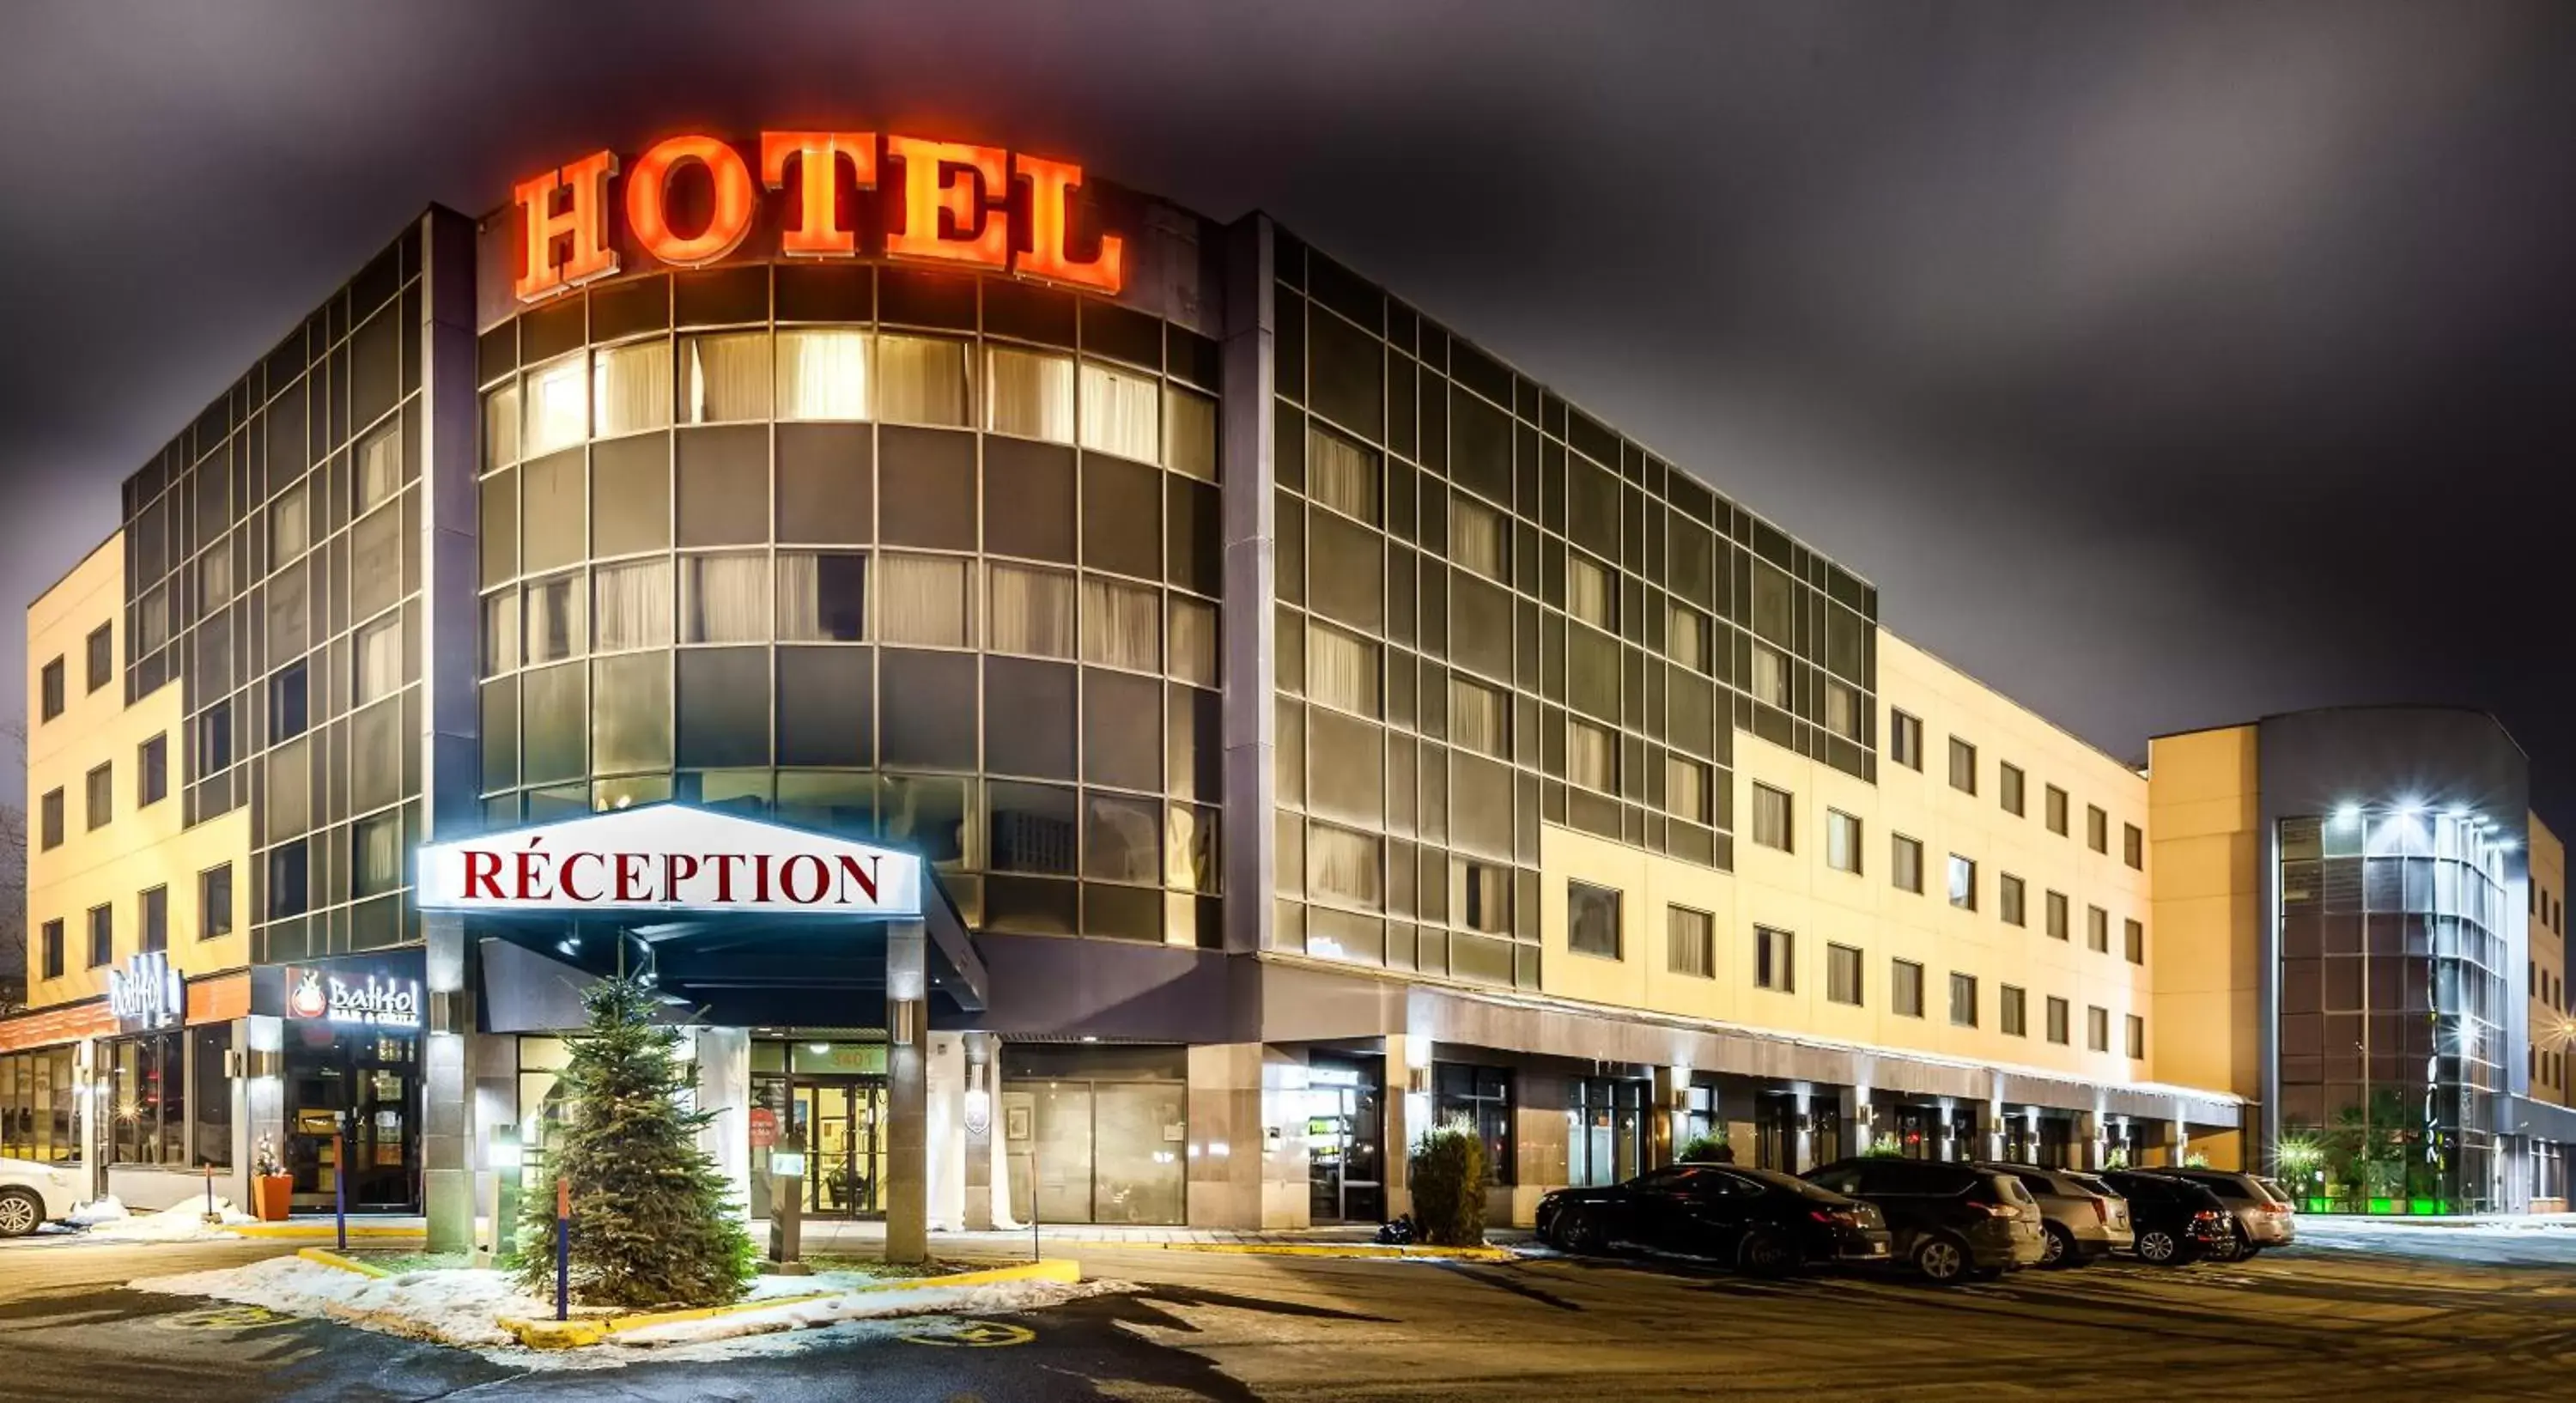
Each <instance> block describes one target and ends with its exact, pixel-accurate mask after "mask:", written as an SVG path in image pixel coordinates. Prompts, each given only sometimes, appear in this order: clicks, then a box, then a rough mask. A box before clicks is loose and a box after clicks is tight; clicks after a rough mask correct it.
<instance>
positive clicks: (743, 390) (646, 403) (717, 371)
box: [599, 331, 775, 434]
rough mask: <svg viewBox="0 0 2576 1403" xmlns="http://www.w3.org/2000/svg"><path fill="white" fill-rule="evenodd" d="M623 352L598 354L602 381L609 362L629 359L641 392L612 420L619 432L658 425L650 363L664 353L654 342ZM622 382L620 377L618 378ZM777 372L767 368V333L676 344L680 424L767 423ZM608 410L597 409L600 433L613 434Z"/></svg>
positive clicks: (723, 335) (607, 380)
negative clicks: (677, 346)
mask: <svg viewBox="0 0 2576 1403" xmlns="http://www.w3.org/2000/svg"><path fill="white" fill-rule="evenodd" d="M626 352H632V353H634V354H633V355H631V356H629V355H627V354H625V353H622V352H617V351H605V352H602V353H601V356H600V362H601V363H600V383H601V384H602V385H607V384H609V383H610V382H611V375H610V364H609V362H610V358H611V357H618V358H619V359H620V360H628V359H631V360H632V361H634V363H635V370H636V373H635V375H634V376H633V377H632V378H633V380H634V381H635V382H636V385H637V388H638V391H639V394H638V396H637V398H636V399H635V401H634V402H633V403H632V404H630V405H627V406H626V407H625V408H624V410H623V411H621V412H620V413H619V414H618V415H617V416H616V417H617V418H618V420H619V423H618V424H617V427H618V428H644V427H647V426H649V425H653V424H656V423H659V422H660V417H658V415H657V411H658V408H659V406H658V405H655V404H653V403H652V402H651V401H652V400H653V398H654V397H655V396H654V393H653V391H654V390H656V389H658V386H655V385H653V384H652V380H653V377H652V376H650V375H649V373H647V372H648V370H649V362H658V361H659V360H660V359H661V358H662V357H663V356H664V355H666V354H667V352H664V351H663V350H662V349H661V348H660V346H659V345H658V344H657V343H653V342H646V343H644V344H643V345H641V346H636V347H629V348H626ZM621 378H622V377H621ZM774 378H775V371H774V369H773V368H772V366H771V364H770V354H769V333H768V332H765V331H728V332H722V333H718V334H714V335H707V336H690V337H685V338H683V339H682V341H681V343H680V422H681V423H683V424H717V423H724V422H727V421H731V420H746V419H766V418H768V417H770V413H769V405H770V390H771V388H772V381H773V379H774ZM610 409H611V406H608V405H602V406H600V414H599V418H600V421H601V422H600V432H601V433H602V434H606V433H609V432H611V431H612V430H611V425H610V419H611V414H610Z"/></svg>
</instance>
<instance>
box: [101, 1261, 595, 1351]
mask: <svg viewBox="0 0 2576 1403" xmlns="http://www.w3.org/2000/svg"><path fill="white" fill-rule="evenodd" d="M133 1286H134V1289H136V1290H138V1291H157V1292H160V1293H162V1294H164V1295H170V1296H212V1297H214V1298H215V1299H216V1300H219V1301H233V1302H237V1303H239V1304H242V1305H252V1306H266V1307H268V1308H269V1309H270V1310H274V1311H279V1312H281V1313H284V1314H287V1315H323V1316H329V1317H331V1318H332V1319H335V1320H343V1321H346V1322H348V1323H350V1324H352V1325H358V1326H363V1327H365V1328H367V1329H370V1330H376V1331H379V1332H382V1333H384V1334H389V1335H407V1336H410V1337H411V1338H413V1339H422V1340H440V1341H444V1342H446V1343H448V1344H458V1345H481V1346H497V1345H506V1344H510V1343H512V1340H511V1337H510V1333H509V1332H508V1331H506V1330H504V1329H502V1328H501V1325H500V1317H502V1316H505V1315H509V1316H520V1317H530V1316H541V1315H542V1316H552V1315H553V1314H554V1308H553V1307H552V1306H551V1305H549V1304H546V1303H544V1302H540V1301H537V1300H535V1299H534V1298H532V1297H529V1296H526V1295H523V1294H521V1293H520V1291H519V1288H518V1286H517V1285H516V1284H515V1283H513V1282H512V1281H511V1280H510V1278H509V1277H508V1276H507V1275H506V1274H504V1273H501V1272H497V1271H467V1270H440V1271H414V1272H404V1273H402V1274H400V1275H398V1276H362V1275H360V1274H359V1273H357V1272H353V1271H342V1270H340V1269H339V1268H337V1267H326V1266H323V1265H322V1264H320V1263H318V1262H308V1261H306V1260H304V1259H303V1258H301V1257H294V1256H285V1257H269V1258H266V1259H264V1260H261V1261H257V1262H252V1263H250V1264H249V1265H248V1266H239V1267H224V1268H221V1269H219V1270H215V1271H196V1272H186V1273H183V1274H181V1275H178V1276H153V1277H145V1278H144V1279H143V1280H141V1281H137V1282H134V1283H133Z"/></svg>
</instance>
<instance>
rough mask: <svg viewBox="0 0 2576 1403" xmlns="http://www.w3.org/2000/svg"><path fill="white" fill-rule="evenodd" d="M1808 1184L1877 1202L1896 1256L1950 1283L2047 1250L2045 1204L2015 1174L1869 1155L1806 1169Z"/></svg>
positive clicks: (2002, 1268) (2021, 1262) (1994, 1271)
mask: <svg viewBox="0 0 2576 1403" xmlns="http://www.w3.org/2000/svg"><path fill="white" fill-rule="evenodd" d="M1806 1179H1807V1181H1808V1182H1809V1183H1812V1184H1819V1185H1822V1186H1823V1187H1825V1188H1828V1189H1831V1190H1833V1191H1834V1192H1835V1193H1838V1194H1849V1195H1850V1196H1852V1197H1853V1198H1856V1199H1859V1200H1861V1201H1862V1202H1864V1203H1870V1204H1875V1205H1877V1207H1878V1211H1879V1212H1880V1213H1881V1214H1884V1215H1885V1216H1886V1218H1887V1230H1888V1232H1889V1234H1890V1235H1891V1237H1892V1238H1893V1239H1894V1241H1893V1243H1892V1244H1891V1246H1892V1249H1893V1251H1892V1255H1893V1256H1895V1257H1896V1258H1898V1259H1900V1260H1903V1261H1907V1262H1911V1263H1913V1264H1914V1269H1915V1270H1917V1271H1919V1272H1921V1273H1923V1275H1924V1276H1925V1277H1926V1278H1927V1279H1929V1280H1932V1281H1935V1282H1939V1283H1940V1284H1942V1285H1945V1286H1946V1285H1949V1284H1950V1283H1952V1282H1955V1281H1958V1280H1960V1279H1961V1278H1963V1277H1967V1276H1972V1275H1973V1276H1995V1275H1999V1274H2001V1273H2003V1272H2004V1271H2006V1270H2009V1269H2011V1268H2015V1267H2026V1266H2029V1265H2031V1264H2032V1263H2035V1262H2037V1261H2038V1260H2039V1259H2040V1256H2041V1254H2042V1252H2043V1251H2044V1250H2045V1249H2046V1246H2047V1238H2046V1236H2045V1235H2044V1234H2043V1233H2042V1232H2041V1230H2040V1216H2039V1204H2038V1203H2037V1202H2036V1201H2034V1200H2033V1199H2032V1198H2031V1196H2030V1191H2029V1190H2027V1189H2024V1188H2023V1187H2022V1186H2021V1182H2020V1181H2019V1180H2017V1179H2015V1178H2013V1176H2011V1175H2010V1174H1998V1173H1995V1172H1992V1171H1990V1170H1983V1169H1979V1168H1977V1167H1975V1166H1973V1165H1967V1164H1951V1163H1944V1162H1940V1161H1935V1160H1921V1159H1892V1158H1878V1157H1871V1158H1866V1159H1846V1160H1837V1161H1836V1162H1834V1163H1832V1164H1828V1165H1826V1166H1824V1167H1823V1168H1821V1169H1811V1170H1808V1171H1807V1174H1806Z"/></svg>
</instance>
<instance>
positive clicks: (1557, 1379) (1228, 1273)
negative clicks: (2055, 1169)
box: [0, 1229, 2576, 1403]
mask: <svg viewBox="0 0 2576 1403" xmlns="http://www.w3.org/2000/svg"><path fill="white" fill-rule="evenodd" d="M2310 1238H2311V1241H2310V1242H2309V1243H2307V1244H2304V1245H2302V1246H2300V1247H2298V1248H2295V1249H2292V1250H2290V1251H2287V1252H2279V1253H2266V1254H2265V1255H2263V1256H2262V1257H2260V1258H2257V1259H2256V1260H2254V1261H2252V1262H2248V1263H2244V1264H2241V1265H2234V1266H2224V1267H2221V1266H2214V1265H2203V1266H2196V1267H2187V1268H2179V1269H2167V1268H2153V1267H2146V1266H2142V1265H2137V1264H2133V1263H2126V1262H2113V1263H2107V1264H2102V1265H2097V1266H2094V1267H2088V1268H2084V1269H2081V1270H2077V1271H2073V1272H2064V1273H2056V1272H2048V1273H2043V1272H2038V1271H2025V1272H2020V1273H2016V1274H2014V1275H2012V1276H2010V1277H2007V1278H2005V1279H2004V1280H2002V1281H1999V1282H1994V1283H1990V1284H1972V1285H1967V1286H1962V1287H1956V1288H1951V1289H1947V1290H1941V1289H1934V1288H1929V1287H1924V1286H1920V1285H1917V1284H1914V1283H1912V1282H1910V1281H1906V1280H1904V1279H1902V1278H1883V1277H1876V1276H1821V1277H1801V1278H1796V1279H1791V1280H1786V1281H1754V1280H1747V1279H1744V1278H1741V1277H1737V1276H1734V1275H1732V1274H1730V1273H1725V1272H1718V1271H1712V1270H1707V1269H1703V1268H1700V1267H1697V1266H1695V1265H1692V1264H1689V1263H1684V1262H1671V1261H1652V1262H1647V1261H1637V1260H1631V1259H1607V1260H1596V1259H1574V1258H1561V1257H1537V1258H1530V1259H1525V1260H1521V1261H1516V1262H1510V1263H1500V1264H1490V1265H1489V1264H1451V1265H1443V1264H1435V1263H1428V1262H1389V1261H1339V1260H1313V1259H1297V1258H1275V1257H1259V1256H1231V1255H1217V1254H1206V1253H1196V1252H1182V1251H1166V1250H1146V1249H1104V1250H1098V1251H1086V1252H1085V1253H1084V1258H1083V1260H1084V1266H1085V1268H1086V1269H1087V1270H1088V1271H1089V1272H1090V1273H1091V1274H1092V1275H1095V1276H1100V1277H1112V1278H1117V1279H1119V1280H1123V1281H1128V1282H1132V1283H1135V1285H1136V1287H1137V1289H1136V1290H1135V1291H1134V1292H1132V1293H1128V1294H1122V1295H1115V1296H1105V1297H1101V1298H1097V1299H1093V1300H1088V1301H1082V1302H1077V1303H1075V1304H1072V1305H1069V1306H1066V1307H1062V1308H1060V1309H1056V1310H1052V1311H1046V1312H1040V1313H1035V1314H1030V1315H1024V1316H1015V1317H1007V1318H1002V1319H998V1320H988V1321H981V1322H971V1321H959V1320H942V1321H923V1322H910V1323H906V1324H904V1325H901V1326H900V1327H897V1326H892V1325H882V1324H880V1325H876V1326H872V1327H869V1328H865V1329H845V1330H839V1331H830V1332H818V1333H816V1334H815V1335H813V1336H811V1337H810V1338H809V1339H806V1340H805V1341H803V1345H804V1347H803V1348H801V1349H798V1350H796V1351H794V1352H792V1353H786V1354H779V1355H771V1356H766V1357H761V1358H757V1359H742V1360H733V1361H726V1362H723V1363H700V1364H680V1363H670V1362H646V1363H642V1364H639V1365H635V1366H633V1367H628V1368H624V1369H618V1370H614V1371H602V1372H583V1373H569V1374H566V1373H557V1374H547V1375H538V1376H531V1375H529V1374H528V1373H526V1372H524V1370H523V1368H521V1367H517V1366H513V1365H511V1364H509V1363H506V1362H505V1363H494V1362H492V1361H488V1360H486V1359H483V1358H481V1357H479V1356H476V1355H471V1354H467V1353H463V1352H460V1351H455V1350H448V1349H442V1348H438V1347H435V1346H430V1345H424V1344H419V1343H415V1342H410V1341H404V1340H398V1339H392V1338H389V1337H386V1336H382V1335H369V1334H365V1333H363V1332H358V1331H354V1330H351V1329H348V1328H346V1327H343V1326H339V1325H336V1324H330V1323H327V1322H317V1321H301V1320H290V1319H284V1318H276V1317H268V1316H266V1315H265V1314H264V1313H261V1312H257V1311H253V1310H245V1309H242V1308H230V1309H227V1308H221V1307H216V1306H211V1305H209V1304H208V1303H205V1302H197V1301H188V1300H181V1299H174V1298H169V1297H159V1296H149V1295H143V1294H140V1293H135V1292H129V1291H123V1290H120V1289H116V1287H115V1285H114V1283H117V1282H121V1281H123V1280H125V1279H128V1278H130V1277H133V1276H138V1275H144V1274H151V1273H159V1272H163V1271H176V1270H185V1269H190V1268H193V1267H198V1266H203V1265H209V1264H212V1263H213V1262H214V1261H216V1260H241V1259H243V1258H245V1257H247V1256H249V1255H254V1254H256V1253H259V1252H263V1251H272V1250H275V1249H274V1248H272V1247H259V1246H253V1245H248V1244H245V1245H242V1246H238V1247H231V1246H226V1247H185V1248H180V1247H141V1246H122V1247H120V1246H110V1245H107V1244H92V1243H79V1242H66V1243H60V1244H54V1245H47V1246H42V1247H37V1246H32V1245H16V1246H10V1247H5V1248H0V1357H5V1358H7V1359H8V1360H9V1369H10V1370H11V1372H10V1374H9V1376H8V1382H7V1384H6V1386H5V1387H0V1392H5V1393H6V1395H7V1396H9V1397H11V1398H13V1399H19V1398H24V1399H38V1398H65V1399H75V1398H76V1399H86V1400H99V1399H114V1398H126V1397H132V1398H165V1397H169V1396H173V1395H174V1393H184V1395H185V1396H187V1397H189V1398H190V1399H191V1400H192V1401H193V1403H219V1400H226V1399H253V1398H316V1399H320V1398H330V1399H348V1398H361V1399H366V1398H380V1399H419V1398H430V1397H455V1398H516V1397H526V1396H534V1395H537V1394H539V1393H542V1395H543V1396H545V1397H549V1398H585V1397H598V1398H622V1399H635V1398H653V1399H660V1398H670V1399H680V1398H703V1397H723V1398H751V1397H757V1398H759V1399H761V1400H763V1403H786V1400H796V1399H840V1398H848V1397H853V1396H859V1395H860V1394H861V1393H862V1392H863V1393H864V1396H866V1397H869V1398H871V1399H879V1398H883V1399H919V1400H924V1401H925V1403H958V1400H982V1403H1002V1400H1021V1399H1095V1398H1118V1399H1129V1400H1137V1399H1146V1400H1167V1401H1169V1403H1178V1400H1187V1399H1222V1400H1244V1399H1256V1398H1259V1399H1293V1400H1325V1399H1334V1400H1340V1399H1387V1400H1395V1399H1435V1398H1465V1397H1473V1398H1477V1399H1480V1400H1483V1399H1494V1398H1506V1399H1548V1400H1555V1401H1556V1403H1561V1400H1563V1399H1565V1398H1568V1397H1597V1396H1603V1395H1615V1396H1617V1397H1619V1398H1620V1399H1621V1400H1622V1403H1629V1400H1651V1399H1683V1398H1693V1399H1705V1398H1744V1399H1764V1400H1774V1399H1779V1400H1789V1399H1818V1400H1822V1399H1834V1400H1838V1401H1839V1403H1848V1400H1852V1399H1874V1398H1882V1397H1894V1396H1899V1395H1902V1396H1904V1397H1906V1398H1908V1399H1946V1398H1958V1399H1971V1398H1975V1399H1989V1398H2005V1399H2009V1398H2015V1397H2023V1396H2028V1397H2040V1396H2043V1395H2049V1396H2066V1394H2067V1391H2068V1390H2072V1389H2088V1388H2089V1389H2106V1390H2119V1391H2121V1392H2123V1393H2129V1392H2135V1391H2136V1390H2138V1389H2139V1388H2140V1387H2142V1386H2144V1387H2150V1388H2153V1389H2155V1390H2156V1391H2158V1392H2160V1393H2172V1392H2175V1391H2181V1392H2183V1393H2184V1394H2186V1395H2187V1396H2191V1397H2196V1398H2266V1399H2337V1400H2345V1399H2351V1398H2354V1397H2371V1396H2390V1395H2394V1394H2396V1393H2397V1391H2398V1390H2401V1389H2402V1390H2406V1391H2408V1393H2410V1394H2417V1393H2420V1394H2421V1395H2422V1396H2427V1397H2449V1398H2480V1399H2485V1398H2519V1397H2531V1398H2541V1397H2557V1396H2559V1395H2560V1394H2561V1393H2562V1392H2563V1380H2564V1378H2565V1377H2566V1371H2567V1369H2568V1368H2569V1367H2570V1366H2576V1232H2568V1231H2564V1230H2560V1231H2549V1232H2524V1233H2517V1234H2480V1233H2459V1232H2450V1231H2444V1230H2439V1229H2412V1230H2408V1229H2387V1230H2378V1231H2362V1232H2358V1233H2355V1232H2351V1231H2344V1230H2336V1229H2319V1230H2317V1231H2315V1232H2312V1233H2311V1234H2310Z"/></svg>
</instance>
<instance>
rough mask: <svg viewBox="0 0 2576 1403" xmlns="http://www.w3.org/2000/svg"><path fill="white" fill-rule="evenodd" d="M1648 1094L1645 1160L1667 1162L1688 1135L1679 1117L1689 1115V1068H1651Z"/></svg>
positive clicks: (1658, 1162)
mask: <svg viewBox="0 0 2576 1403" xmlns="http://www.w3.org/2000/svg"><path fill="white" fill-rule="evenodd" d="M1652 1094H1653V1096H1654V1098H1655V1102H1654V1105H1653V1107H1652V1108H1651V1109H1649V1110H1648V1112H1647V1114H1646V1124H1647V1126H1648V1127H1649V1129H1650V1130H1651V1132H1652V1138H1653V1143H1652V1144H1650V1145H1648V1146H1647V1147H1646V1157H1647V1161H1648V1163H1649V1164H1652V1165H1665V1164H1670V1163H1672V1162H1673V1156H1674V1155H1675V1154H1677V1153H1679V1152H1680V1150H1681V1147H1682V1145H1683V1144H1684V1143H1685V1142H1686V1141H1688V1140H1689V1138H1690V1132H1689V1131H1688V1129H1687V1128H1685V1127H1684V1126H1683V1124H1682V1118H1683V1117H1684V1116H1687V1115H1689V1114H1690V1107H1689V1104H1688V1103H1689V1100H1690V1068H1688V1067H1657V1068H1655V1084H1654V1088H1653V1092H1652Z"/></svg>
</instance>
